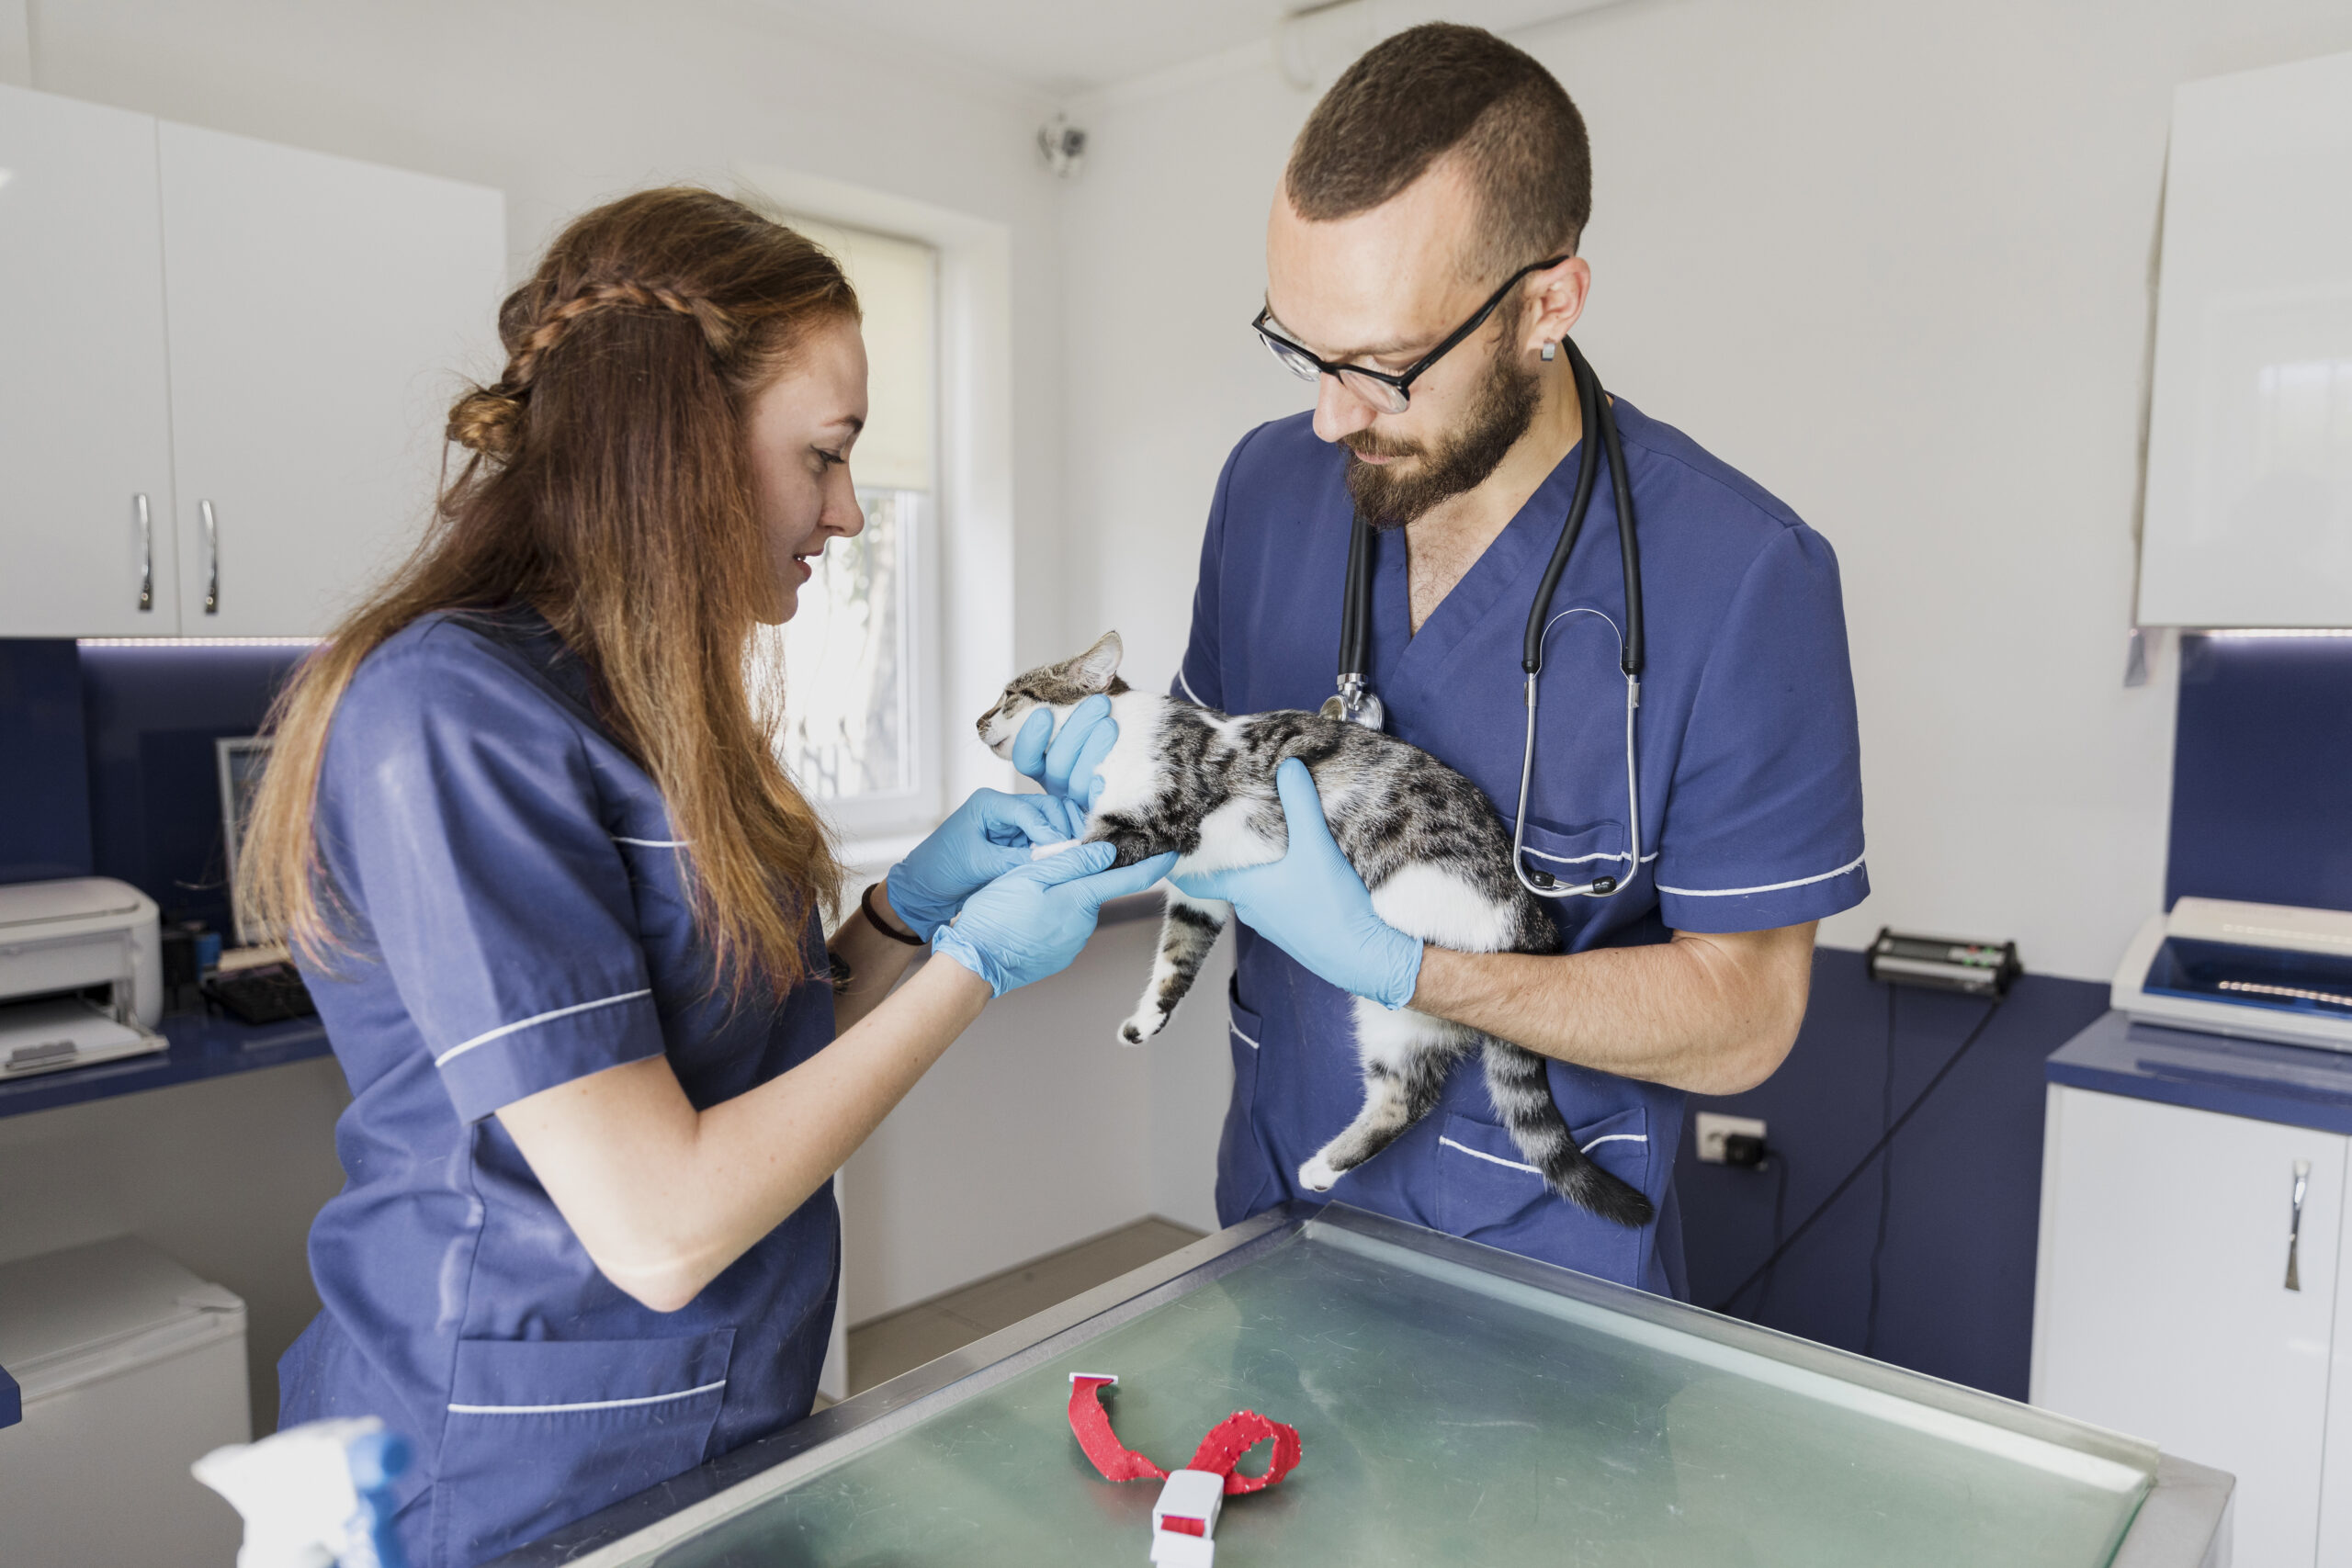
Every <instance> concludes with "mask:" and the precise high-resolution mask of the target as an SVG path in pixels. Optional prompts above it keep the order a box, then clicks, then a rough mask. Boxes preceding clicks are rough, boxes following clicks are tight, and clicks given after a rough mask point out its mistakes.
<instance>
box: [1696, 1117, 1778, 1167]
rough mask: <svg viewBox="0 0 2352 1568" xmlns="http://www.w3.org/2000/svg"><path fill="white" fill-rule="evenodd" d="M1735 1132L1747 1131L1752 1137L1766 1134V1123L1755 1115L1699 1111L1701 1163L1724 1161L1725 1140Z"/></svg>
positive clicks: (1709, 1163) (1708, 1163)
mask: <svg viewBox="0 0 2352 1568" xmlns="http://www.w3.org/2000/svg"><path fill="white" fill-rule="evenodd" d="M1734 1133H1745V1134H1747V1135H1748V1136H1749V1137H1751V1138H1760V1137H1762V1136H1763V1135H1764V1123H1763V1122H1759V1121H1758V1120H1757V1119H1756V1118H1755V1117H1753V1116H1718V1115H1716V1114H1715V1113H1714V1112H1713V1111H1701V1112H1699V1127H1698V1139H1699V1163H1700V1164H1702V1165H1721V1164H1723V1163H1724V1139H1725V1138H1728V1137H1730V1136H1731V1135H1732V1134H1734Z"/></svg>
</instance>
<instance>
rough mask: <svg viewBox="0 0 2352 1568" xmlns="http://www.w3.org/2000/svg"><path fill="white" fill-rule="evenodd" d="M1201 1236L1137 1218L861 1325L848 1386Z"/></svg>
mask: <svg viewBox="0 0 2352 1568" xmlns="http://www.w3.org/2000/svg"><path fill="white" fill-rule="evenodd" d="M1200 1239H1201V1233H1200V1232H1199V1231H1196V1230H1193V1228H1191V1227H1190V1226H1188V1225H1180V1224H1176V1223H1175V1222H1174V1221H1173V1220H1163V1219H1159V1218H1156V1217H1155V1218H1151V1219H1143V1220H1137V1221H1136V1223H1135V1224H1131V1225H1123V1226H1121V1227H1120V1228H1119V1229H1117V1230H1114V1231H1112V1232H1109V1233H1108V1234H1106V1235H1098V1236H1096V1237H1095V1238H1094V1239H1093V1240H1091V1241H1081V1242H1080V1243H1079V1244H1078V1245H1077V1246H1076V1247H1064V1248H1063V1249H1062V1250H1061V1251H1059V1252H1049V1253H1047V1254H1046V1256H1045V1257H1043V1258H1032V1259H1030V1260H1029V1261H1028V1262H1026V1263H1023V1264H1022V1265H1021V1266H1020V1267H1019V1268H1017V1269H1006V1270H1005V1271H1004V1272H1003V1273H1001V1274H996V1275H991V1276H990V1277H989V1278H988V1279H985V1280H977V1281H975V1282H974V1283H972V1284H969V1285H967V1286H965V1287H964V1288H963V1289H962V1290H960V1291H950V1292H948V1293H947V1294H945V1295H944V1296H934V1297H933V1298H932V1299H931V1300H930V1301H927V1302H921V1303H916V1304H915V1305H913V1306H910V1307H906V1308H903V1309H901V1310H900V1311H898V1312H894V1313H892V1314H889V1315H888V1317H877V1318H876V1319H874V1320H873V1321H872V1322H870V1323H863V1324H860V1325H857V1326H856V1327H854V1328H853V1329H851V1330H850V1331H849V1391H850V1392H851V1393H865V1391H866V1390H867V1389H869V1388H872V1387H873V1386H874V1385H875V1384H876V1383H878V1382H888V1380H889V1379H891V1378H894V1377H897V1376H898V1375H899V1373H900V1372H903V1371H911V1370H913V1369H914V1368H916V1367H920V1366H922V1364H923V1363H924V1362H925V1361H929V1360H933V1359H936V1358H938V1357H941V1356H944V1355H946V1354H947V1353H948V1352H949V1351H950V1350H960V1349H962V1348H964V1347H965V1346H967V1345H968V1344H970V1343H971V1342H972V1341H973V1340H975V1339H978V1338H979V1337H981V1336H983V1335H988V1334H993V1333H995V1332H996V1331H997V1330H998V1329H1000V1328H1008V1327H1011V1326H1012V1325H1013V1324H1016V1323H1018V1322H1020V1321H1021V1320H1022V1319H1023V1318H1024V1317H1027V1316H1029V1315H1031V1314H1034V1313H1039V1312H1043V1311H1045V1310H1046V1308H1047V1307H1049V1306H1055V1305H1057V1304H1058V1303H1062V1302H1066V1301H1068V1300H1069V1298H1070V1297H1072V1296H1074V1295H1077V1294H1079V1293H1080V1292H1084V1291H1091V1290H1092V1289H1093V1288H1094V1287H1095V1286H1097V1285H1100V1284H1103V1283H1105V1282H1106V1281H1108V1280H1115V1279H1117V1278H1118V1277H1119V1276H1120V1275H1122V1274H1124V1273H1125V1272H1126V1271H1127V1270H1129V1269H1140V1268H1142V1267H1143V1266H1144V1265H1145V1264H1147V1263H1149V1262H1151V1261H1152V1260H1153V1259H1155V1258H1164V1257H1166V1256H1167V1255H1168V1254H1169V1253H1171V1252H1173V1251H1175V1250H1176V1249H1177V1248H1178V1247H1184V1246H1187V1245H1189V1244H1190V1243H1193V1242H1195V1241H1198V1240H1200Z"/></svg>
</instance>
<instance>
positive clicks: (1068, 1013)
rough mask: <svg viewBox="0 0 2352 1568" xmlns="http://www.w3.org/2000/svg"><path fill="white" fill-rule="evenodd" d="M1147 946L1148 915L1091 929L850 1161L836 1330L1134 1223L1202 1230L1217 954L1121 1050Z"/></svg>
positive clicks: (1221, 978)
mask: <svg viewBox="0 0 2352 1568" xmlns="http://www.w3.org/2000/svg"><path fill="white" fill-rule="evenodd" d="M1158 941H1159V921H1157V920H1156V919H1153V920H1130V921H1127V922H1125V923H1124V924H1117V925H1106V926H1104V927H1103V928H1102V929H1101V931H1098V932H1097V934H1096V936H1095V938H1094V941H1093V942H1092V944H1091V945H1090V946H1089V947H1088V949H1087V951H1086V953H1085V955H1084V956H1083V957H1081V958H1080V960H1079V962H1078V963H1077V964H1073V965H1072V966H1071V967H1070V968H1069V970H1067V971H1065V972H1064V973H1063V974H1061V975H1059V976H1056V977H1055V978H1053V979H1051V980H1046V981H1044V982H1041V983H1040V984H1038V985H1035V986H1033V987H1028V988H1026V989H1024V990H1020V991H1015V992H1014V993H1012V995H1011V996H1009V997H1007V998H1004V999H1003V1000H1001V1001H1000V1002H997V1003H995V1004H993V1005H991V1006H990V1007H989V1010H988V1011H987V1012H986V1013H985V1014H984V1015H982V1017H981V1019H980V1021H979V1022H978V1023H976V1024H974V1025H973V1026H972V1028H971V1029H970V1031H968V1032H967V1033H966V1034H965V1036H964V1037H963V1038H962V1039H961V1040H959V1041H957V1042H956V1044H955V1045H954V1046H953V1047H952V1048H950V1050H949V1051H948V1053H947V1055H945V1056H944V1057H943V1058H941V1060H940V1063H939V1065H938V1066H935V1067H933V1068H932V1070H931V1072H930V1073H929V1074H928V1075H927V1076H926V1077H924V1078H923V1080H922V1082H921V1083H919V1084H917V1085H916V1086H915V1088H914V1091H913V1092H912V1093H911V1094H910V1095H908V1096H907V1098H906V1100H904V1101H903V1102H901V1103H900V1105H899V1109H898V1110H896V1111H892V1112H891V1113H890V1118H889V1120H888V1121H887V1122H884V1123H883V1124H882V1126H881V1129H880V1130H879V1131H877V1132H876V1134H874V1136H873V1137H872V1138H871V1139H869V1140H868V1141H867V1143H866V1145H865V1147H864V1148H862V1149H860V1150H859V1151H858V1152H857V1154H856V1155H855V1156H853V1157H852V1158H851V1160H850V1162H849V1166H848V1168H847V1169H846V1170H845V1171H844V1172H843V1173H842V1180H843V1188H844V1190H845V1193H846V1207H847V1210H848V1212H849V1213H852V1214H854V1216H855V1217H856V1221H857V1226H856V1230H855V1232H854V1235H853V1236H852V1238H851V1239H852V1242H853V1243H854V1245H853V1246H852V1247H850V1250H849V1256H848V1258H846V1259H845V1267H846V1278H845V1280H844V1281H843V1289H844V1291H845V1292H847V1300H848V1303H849V1314H850V1321H851V1322H853V1323H860V1322H864V1321H865V1320H866V1319H868V1318H872V1317H876V1316H879V1315H881V1314H884V1313H889V1312H895V1311H897V1310H898V1309H899V1308H900V1307H903V1306H907V1305H910V1304H911V1303H915V1302H919V1301H922V1300H925V1299H926V1298H928V1297H931V1296H935V1295H938V1294H940V1293H941V1292H944V1291H951V1290H954V1289H956V1287H957V1286H959V1285H963V1284H967V1283H968V1282H970V1281H971V1280H976V1279H978V1278H980V1277H981V1276H983V1275H987V1274H992V1273H995V1272H996V1271H998V1270H999V1269H1006V1268H1010V1267H1011V1266H1012V1265H1013V1264H1015V1263H1018V1262H1022V1261H1023V1260H1025V1259H1028V1258H1035V1257H1037V1256H1038V1255H1040V1254H1042V1253H1046V1252H1052V1251H1055V1250H1056V1249H1057V1248H1060V1247H1068V1246H1069V1245H1070V1244H1071V1243H1072V1242H1077V1241H1082V1240H1084V1239H1086V1238H1087V1237H1089V1236H1092V1235H1100V1234H1101V1233H1102V1232H1103V1231H1107V1230H1111V1229H1114V1228H1115V1227H1117V1226H1120V1225H1123V1224H1127V1223H1128V1222H1129V1221H1131V1220H1134V1219H1136V1218H1139V1217H1140V1216H1142V1215H1145V1214H1160V1215H1164V1216H1165V1217H1167V1218H1169V1219H1171V1220H1176V1221H1178V1222H1180V1223H1182V1224H1188V1225H1193V1226H1195V1227H1197V1228H1199V1229H1202V1230H1214V1229H1215V1228H1216V1202H1215V1200H1214V1195H1213V1187H1214V1179H1215V1161H1216V1137H1217V1129H1218V1126H1219V1124H1220V1122H1222V1119H1223V1117H1224V1115H1225V1101H1226V1096H1227V1091H1228V1089H1230V1087H1231V1084H1232V1061H1231V1058H1230V1056H1229V1055H1228V1054H1227V1044H1226V1034H1225V1029H1226V1008H1225V983H1226V978H1227V976H1228V975H1229V974H1230V973H1231V972H1232V971H1231V960H1230V957H1229V954H1230V952H1231V946H1232V944H1231V943H1230V942H1226V943H1223V944H1221V945H1220V948H1219V950H1218V953H1217V954H1216V956H1215V957H1214V958H1213V959H1212V961H1211V962H1210V963H1209V964H1208V965H1207V966H1206V967H1205V968H1204V971H1203V973H1202V975H1201V978H1200V982H1199V985H1198V987H1196V988H1195V990H1194V992H1193V996H1192V998H1190V999H1188V1000H1187V1001H1186V1003H1185V1004H1184V1006H1182V1008H1180V1009H1178V1010H1177V1014H1176V1017H1175V1019H1174V1020H1173V1021H1170V1024H1169V1026H1168V1028H1167V1029H1166V1030H1164V1031H1162V1032H1160V1033H1159V1035H1158V1036H1157V1037H1156V1038H1154V1039H1152V1040H1150V1041H1149V1042H1148V1043H1145V1044H1143V1045H1141V1046H1130V1045H1126V1044H1124V1043H1121V1042H1120V1040H1119V1039H1118V1036H1117V1030H1118V1026H1119V1025H1120V1024H1121V1023H1122V1022H1124V1021H1125V1020H1126V1017H1127V1015H1128V1014H1129V1013H1131V1012H1133V1011H1134V1010H1135V1005H1136V998H1137V997H1138V996H1139V995H1140V994H1141V993H1142V991H1143V986H1144V981H1145V979H1146V977H1147V976H1149V974H1150V973H1151V956H1152V952H1153V950H1154V947H1155V945H1156V944H1157V942H1158Z"/></svg>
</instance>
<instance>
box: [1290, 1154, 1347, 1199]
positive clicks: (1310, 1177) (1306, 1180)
mask: <svg viewBox="0 0 2352 1568" xmlns="http://www.w3.org/2000/svg"><path fill="white" fill-rule="evenodd" d="M1343 1174H1345V1173H1344V1172H1341V1171H1337V1170H1333V1169H1332V1168H1331V1162H1330V1161H1329V1160H1327V1159H1325V1158H1324V1157H1323V1156H1321V1155H1317V1156H1315V1157H1314V1158H1313V1159H1311V1160H1308V1161H1307V1162H1306V1164H1305V1165H1302V1166H1300V1167H1299V1168H1298V1184H1299V1185H1300V1186H1301V1187H1304V1188H1306V1190H1308V1191H1309V1192H1329V1190H1331V1188H1332V1186H1333V1184H1334V1183H1336V1182H1337V1181H1338V1180H1339V1179H1340V1177H1341V1176H1342V1175H1343Z"/></svg>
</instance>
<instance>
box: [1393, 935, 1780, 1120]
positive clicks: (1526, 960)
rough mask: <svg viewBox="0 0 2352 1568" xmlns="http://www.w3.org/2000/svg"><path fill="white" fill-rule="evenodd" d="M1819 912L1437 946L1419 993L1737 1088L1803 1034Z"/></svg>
mask: <svg viewBox="0 0 2352 1568" xmlns="http://www.w3.org/2000/svg"><path fill="white" fill-rule="evenodd" d="M1813 931H1814V923H1813V922H1811V921H1808V922H1806V923H1805V924H1804V925H1799V926H1783V927H1781V928H1780V929H1779V930H1776V931H1742V932H1738V933H1736V934H1732V935H1700V934H1694V933H1691V932H1685V931H1678V932H1676V933H1675V937H1674V940H1673V941H1672V942H1659V943H1654V944H1652V945H1649V946H1645V947H1604V948H1596V949H1594V950H1593V951H1592V952H1590V953H1562V954H1551V955H1534V954H1529V953H1456V952H1454V951H1453V950H1452V949H1450V948H1442V947H1435V946H1432V947H1429V948H1426V949H1424V950H1423V952H1422V955H1421V974H1420V983H1419V988H1417V989H1416V990H1415V991H1414V993H1413V999H1412V1002H1411V1003H1410V1005H1411V1006H1412V1007H1413V1008H1414V1009H1415V1010H1417V1011H1420V1012H1427V1013H1434V1014H1436V1015H1437V1016H1438V1017H1440V1018H1448V1019H1452V1020H1453V1021H1455V1022H1457V1023H1466V1024H1468V1025H1469V1026H1470V1027H1471V1028H1473V1029H1476V1030H1481V1031H1483V1032H1486V1033H1488V1034H1493V1035H1496V1036H1498V1037H1499V1038H1501V1039H1504V1040H1509V1041H1510V1042H1512V1043H1514V1044H1519V1045H1523V1046H1525V1047H1526V1048H1527V1049H1529V1050H1531V1051H1534V1052H1537V1053H1539V1054H1541V1055H1546V1056H1555V1057H1557V1058H1559V1059H1560V1060H1561V1061H1564V1062H1574V1063H1576V1064H1577V1065H1578V1066H1587V1067H1598V1068H1599V1069H1600V1070H1601V1071H1602V1072H1608V1073H1615V1074H1617V1075H1618V1076H1620V1077H1629V1078H1645V1079H1647V1080H1649V1081H1650V1082H1653V1083H1662V1084H1665V1085H1667V1086H1668V1087H1669V1088H1672V1089H1688V1090H1690V1091H1691V1092H1692V1093H1695V1094H1736V1093H1739V1092H1740V1091H1741V1090H1743V1089H1753V1088H1755V1087H1756V1086H1757V1085H1758V1084H1759V1083H1762V1082H1763V1081H1764V1080H1765V1079H1766V1078H1768V1077H1771V1076H1772V1073H1773V1070H1774V1069H1775V1068H1777V1067H1779V1066H1780V1065H1781V1061H1782V1059H1783V1058H1785V1057H1786V1056H1787V1055H1788V1053H1789V1047H1790V1046H1791V1045H1792V1044H1793V1043H1795V1042H1796V1035H1797V1026H1798V1024H1800V1023H1801V1022H1803V1021H1804V1006H1805V998H1806V995H1807V992H1808V991H1809V990H1810V988H1811V986H1812V978H1813V962H1812V960H1813Z"/></svg>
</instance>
